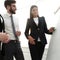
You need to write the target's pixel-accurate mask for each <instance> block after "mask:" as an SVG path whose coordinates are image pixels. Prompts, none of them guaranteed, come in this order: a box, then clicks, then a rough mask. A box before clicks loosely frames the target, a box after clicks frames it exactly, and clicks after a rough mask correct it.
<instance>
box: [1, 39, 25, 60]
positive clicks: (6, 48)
mask: <svg viewBox="0 0 60 60" xmlns="http://www.w3.org/2000/svg"><path fill="white" fill-rule="evenodd" d="M2 51H3V56H4V60H13V56H14V57H15V58H16V60H24V56H23V53H22V50H21V47H20V42H19V41H13V40H11V41H10V42H9V43H7V44H6V43H3V45H2Z"/></svg>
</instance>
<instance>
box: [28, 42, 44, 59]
mask: <svg viewBox="0 0 60 60" xmlns="http://www.w3.org/2000/svg"><path fill="white" fill-rule="evenodd" d="M44 48H45V44H42V43H41V42H36V44H35V45H31V44H30V43H29V49H30V54H31V58H32V60H42V56H43V53H44Z"/></svg>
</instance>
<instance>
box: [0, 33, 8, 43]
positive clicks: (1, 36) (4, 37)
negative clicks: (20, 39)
mask: <svg viewBox="0 0 60 60" xmlns="http://www.w3.org/2000/svg"><path fill="white" fill-rule="evenodd" d="M0 41H1V42H3V43H8V42H9V36H8V35H7V34H6V33H1V32H0Z"/></svg>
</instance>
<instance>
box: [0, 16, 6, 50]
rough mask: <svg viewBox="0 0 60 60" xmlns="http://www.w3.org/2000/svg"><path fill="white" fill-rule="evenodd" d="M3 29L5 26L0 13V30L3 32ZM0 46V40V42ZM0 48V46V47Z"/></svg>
mask: <svg viewBox="0 0 60 60" xmlns="http://www.w3.org/2000/svg"><path fill="white" fill-rule="evenodd" d="M1 20H2V21H1ZM4 31H5V26H4V19H3V17H2V16H1V15H0V32H4ZM0 47H1V42H0ZM0 49H1V48H0Z"/></svg>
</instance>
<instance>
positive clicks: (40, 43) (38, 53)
mask: <svg viewBox="0 0 60 60" xmlns="http://www.w3.org/2000/svg"><path fill="white" fill-rule="evenodd" d="M29 31H30V32H29ZM53 31H54V28H53V27H51V28H50V29H49V30H48V29H47V25H46V22H45V18H44V17H39V15H38V7H37V6H35V5H33V6H31V9H30V18H29V19H28V21H27V25H26V30H25V36H26V38H27V39H28V41H29V49H30V53H31V58H32V60H41V59H42V56H43V52H44V48H45V45H46V44H47V41H46V37H45V33H47V34H52V33H53Z"/></svg>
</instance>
